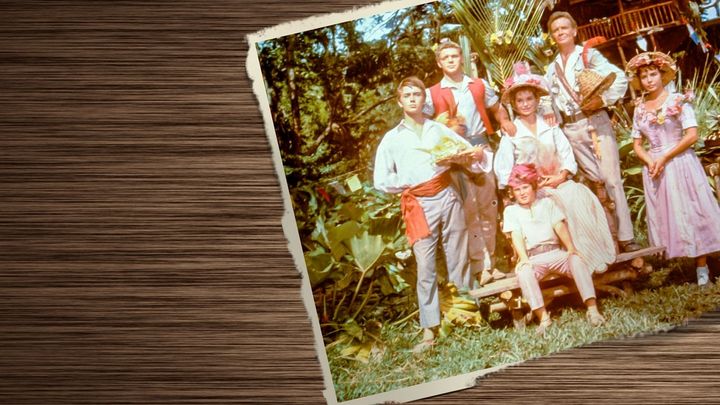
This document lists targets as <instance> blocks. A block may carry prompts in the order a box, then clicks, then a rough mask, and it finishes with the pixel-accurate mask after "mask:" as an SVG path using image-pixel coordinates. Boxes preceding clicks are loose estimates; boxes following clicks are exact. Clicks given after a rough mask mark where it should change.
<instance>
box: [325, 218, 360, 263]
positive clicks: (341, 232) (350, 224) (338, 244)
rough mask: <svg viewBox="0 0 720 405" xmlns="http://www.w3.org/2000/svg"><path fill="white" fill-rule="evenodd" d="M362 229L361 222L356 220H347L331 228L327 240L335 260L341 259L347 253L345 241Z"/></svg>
mask: <svg viewBox="0 0 720 405" xmlns="http://www.w3.org/2000/svg"><path fill="white" fill-rule="evenodd" d="M361 229H362V227H361V226H360V224H359V223H357V222H355V221H347V222H344V223H342V224H340V225H338V226H335V227H332V228H330V230H329V231H328V232H327V241H328V245H329V247H330V251H331V252H332V254H333V257H334V258H335V260H340V258H341V257H343V256H345V254H346V253H347V249H345V246H344V245H343V242H344V241H346V240H348V239H350V238H352V237H353V236H355V235H356V234H357V233H358V232H360V230H361Z"/></svg>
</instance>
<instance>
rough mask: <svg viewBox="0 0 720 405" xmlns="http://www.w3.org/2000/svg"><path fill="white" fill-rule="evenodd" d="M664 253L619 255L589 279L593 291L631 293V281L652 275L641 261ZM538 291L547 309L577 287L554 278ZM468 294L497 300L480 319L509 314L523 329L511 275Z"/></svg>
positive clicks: (483, 308)
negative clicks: (504, 313) (619, 285)
mask: <svg viewBox="0 0 720 405" xmlns="http://www.w3.org/2000/svg"><path fill="white" fill-rule="evenodd" d="M664 250H665V248H664V247H649V248H644V249H640V250H638V251H635V252H628V253H621V254H619V255H618V256H617V258H616V259H615V262H614V263H613V264H611V265H609V266H608V269H607V270H606V271H605V272H603V273H599V274H594V275H593V284H595V290H596V291H604V292H607V293H610V294H613V295H618V296H623V297H624V296H626V295H627V294H630V293H632V284H631V281H632V280H634V279H636V278H637V277H638V276H639V275H640V274H647V273H649V272H651V271H652V268H651V267H650V265H645V260H644V257H645V256H650V255H654V254H658V253H660V252H662V251H664ZM618 282H620V283H621V286H622V288H620V287H617V286H616V285H614V284H616V283H618ZM540 288H541V290H542V293H543V298H544V299H545V305H549V304H550V302H552V300H553V299H555V298H558V297H562V296H564V295H568V294H572V293H575V292H577V287H575V283H574V282H573V281H572V280H570V279H567V278H565V277H562V276H558V275H554V274H553V275H550V276H548V277H546V278H544V279H543V280H542V281H541V282H540ZM469 294H470V296H471V297H473V298H475V299H476V300H479V299H481V298H487V297H493V296H496V297H497V298H498V299H497V300H496V302H493V303H491V304H489V305H480V308H481V312H482V315H483V318H485V319H487V316H488V315H489V313H490V312H501V311H506V310H510V313H511V315H512V317H513V322H514V323H515V327H517V328H521V327H524V326H525V319H526V317H525V315H526V309H525V307H526V305H525V304H524V301H523V299H522V294H521V292H520V284H519V283H518V279H517V277H516V276H515V273H510V274H508V276H507V277H506V278H504V279H502V280H498V281H494V282H491V283H489V284H486V285H484V286H482V287H480V288H477V289H474V290H471V291H470V292H469Z"/></svg>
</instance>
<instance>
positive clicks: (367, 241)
mask: <svg viewBox="0 0 720 405" xmlns="http://www.w3.org/2000/svg"><path fill="white" fill-rule="evenodd" d="M384 250H385V244H384V243H383V240H382V237H381V236H380V235H370V234H368V233H367V231H365V232H363V233H362V234H361V235H360V236H359V237H358V236H353V237H352V238H351V239H350V251H351V252H352V255H353V260H354V261H355V264H357V266H358V267H359V268H360V270H361V271H362V272H363V273H364V272H366V271H367V270H369V269H370V268H371V267H372V266H373V265H374V264H375V262H376V261H377V260H378V259H379V258H380V256H381V255H382V253H383V251H384Z"/></svg>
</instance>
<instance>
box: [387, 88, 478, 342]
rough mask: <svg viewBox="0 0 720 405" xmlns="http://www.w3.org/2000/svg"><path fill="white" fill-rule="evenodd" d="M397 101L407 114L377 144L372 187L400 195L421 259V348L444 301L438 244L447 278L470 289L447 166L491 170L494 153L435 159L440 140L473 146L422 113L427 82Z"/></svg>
mask: <svg viewBox="0 0 720 405" xmlns="http://www.w3.org/2000/svg"><path fill="white" fill-rule="evenodd" d="M397 92H398V105H399V106H400V107H401V108H402V109H403V113H404V118H403V120H402V121H401V122H400V124H398V125H397V126H396V127H395V128H393V129H391V130H390V131H388V132H387V133H386V134H385V135H384V136H383V139H382V140H381V141H380V145H378V149H377V152H376V155H375V166H374V172H373V180H374V186H375V188H377V189H378V190H381V191H384V192H386V193H401V194H402V196H401V209H402V213H403V220H404V221H405V225H406V234H407V237H408V241H409V243H410V245H411V246H412V248H413V253H414V255H415V260H416V263H417V296H418V307H419V310H420V326H421V327H422V328H423V330H424V331H423V340H422V342H421V343H420V344H418V345H417V346H416V347H415V350H416V351H422V350H424V349H427V348H429V347H430V346H432V345H433V344H434V338H435V332H434V330H433V329H434V328H436V327H437V326H438V325H440V301H439V293H438V284H437V274H436V271H435V257H436V253H437V248H438V246H437V245H438V242H442V246H443V250H444V252H445V259H446V265H447V269H448V276H449V279H450V281H451V282H453V283H454V284H455V285H456V286H457V287H458V289H460V290H467V289H469V288H471V284H472V281H471V280H472V278H471V273H470V268H469V264H468V260H467V247H468V246H467V244H468V239H467V238H468V234H467V226H466V224H465V217H464V214H463V212H462V203H461V201H460V199H459V198H458V196H457V192H456V191H455V190H454V189H453V188H452V187H450V174H449V169H450V167H449V165H450V164H459V165H463V166H466V167H468V169H469V170H471V171H472V172H476V173H480V172H484V173H488V172H490V170H491V167H492V153H491V152H490V151H489V150H487V149H486V148H479V149H477V150H475V151H472V152H471V153H465V154H462V155H455V156H453V157H451V158H449V159H445V160H444V164H443V165H438V164H436V162H435V157H434V156H433V154H432V153H431V151H432V150H433V148H435V147H436V146H437V145H439V144H441V143H442V142H445V141H449V142H453V143H456V144H462V145H463V147H465V148H467V149H471V145H470V143H469V142H467V141H466V140H465V139H463V138H462V137H460V136H459V135H458V134H456V133H455V132H453V131H452V130H450V129H449V128H448V127H446V126H445V125H443V124H440V123H438V122H435V121H433V120H430V119H426V118H425V116H424V115H423V105H424V103H425V86H424V84H423V83H422V81H421V80H420V79H418V78H416V77H409V78H405V79H403V80H402V81H401V82H400V85H399V86H398V91H397Z"/></svg>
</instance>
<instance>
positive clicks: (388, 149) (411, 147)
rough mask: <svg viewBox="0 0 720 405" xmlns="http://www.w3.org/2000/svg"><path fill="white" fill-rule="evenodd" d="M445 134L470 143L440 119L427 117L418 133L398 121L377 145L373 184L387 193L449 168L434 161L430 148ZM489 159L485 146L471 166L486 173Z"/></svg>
mask: <svg viewBox="0 0 720 405" xmlns="http://www.w3.org/2000/svg"><path fill="white" fill-rule="evenodd" d="M445 137H450V138H452V139H454V140H456V141H458V142H462V143H464V144H466V145H467V146H468V148H469V147H471V145H470V143H469V142H468V141H466V140H465V139H463V138H462V137H461V136H460V135H458V134H456V133H455V132H454V131H453V130H451V129H450V128H448V127H446V126H445V125H443V124H440V123H439V122H435V121H433V120H430V119H426V120H425V121H424V122H423V127H422V133H421V134H419V135H418V134H417V133H415V131H413V129H412V128H411V127H410V126H408V125H406V123H405V121H404V120H403V121H401V122H400V124H398V126H396V127H395V128H393V129H391V130H390V131H388V132H387V133H386V134H385V136H383V138H382V140H381V141H380V145H378V148H377V152H376V153H375V167H374V170H373V181H374V187H375V188H376V189H378V190H380V191H384V192H386V193H401V192H402V191H403V190H404V189H405V188H408V187H414V186H416V185H418V184H420V183H424V182H426V181H428V180H430V179H432V178H433V177H435V176H437V175H439V174H441V173H443V172H444V171H446V170H448V169H449V167H448V166H439V165H436V164H435V160H434V158H433V156H432V154H431V153H430V152H429V151H430V150H431V149H432V148H433V147H435V146H436V145H437V144H439V143H440V142H441V141H442V140H443V139H444V138H445ZM492 160H493V153H492V152H491V151H490V150H489V149H487V148H486V149H484V150H483V159H482V160H481V161H475V162H473V163H472V165H471V166H470V170H471V171H473V172H475V173H481V172H485V173H487V172H489V171H490V170H491V169H492Z"/></svg>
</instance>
